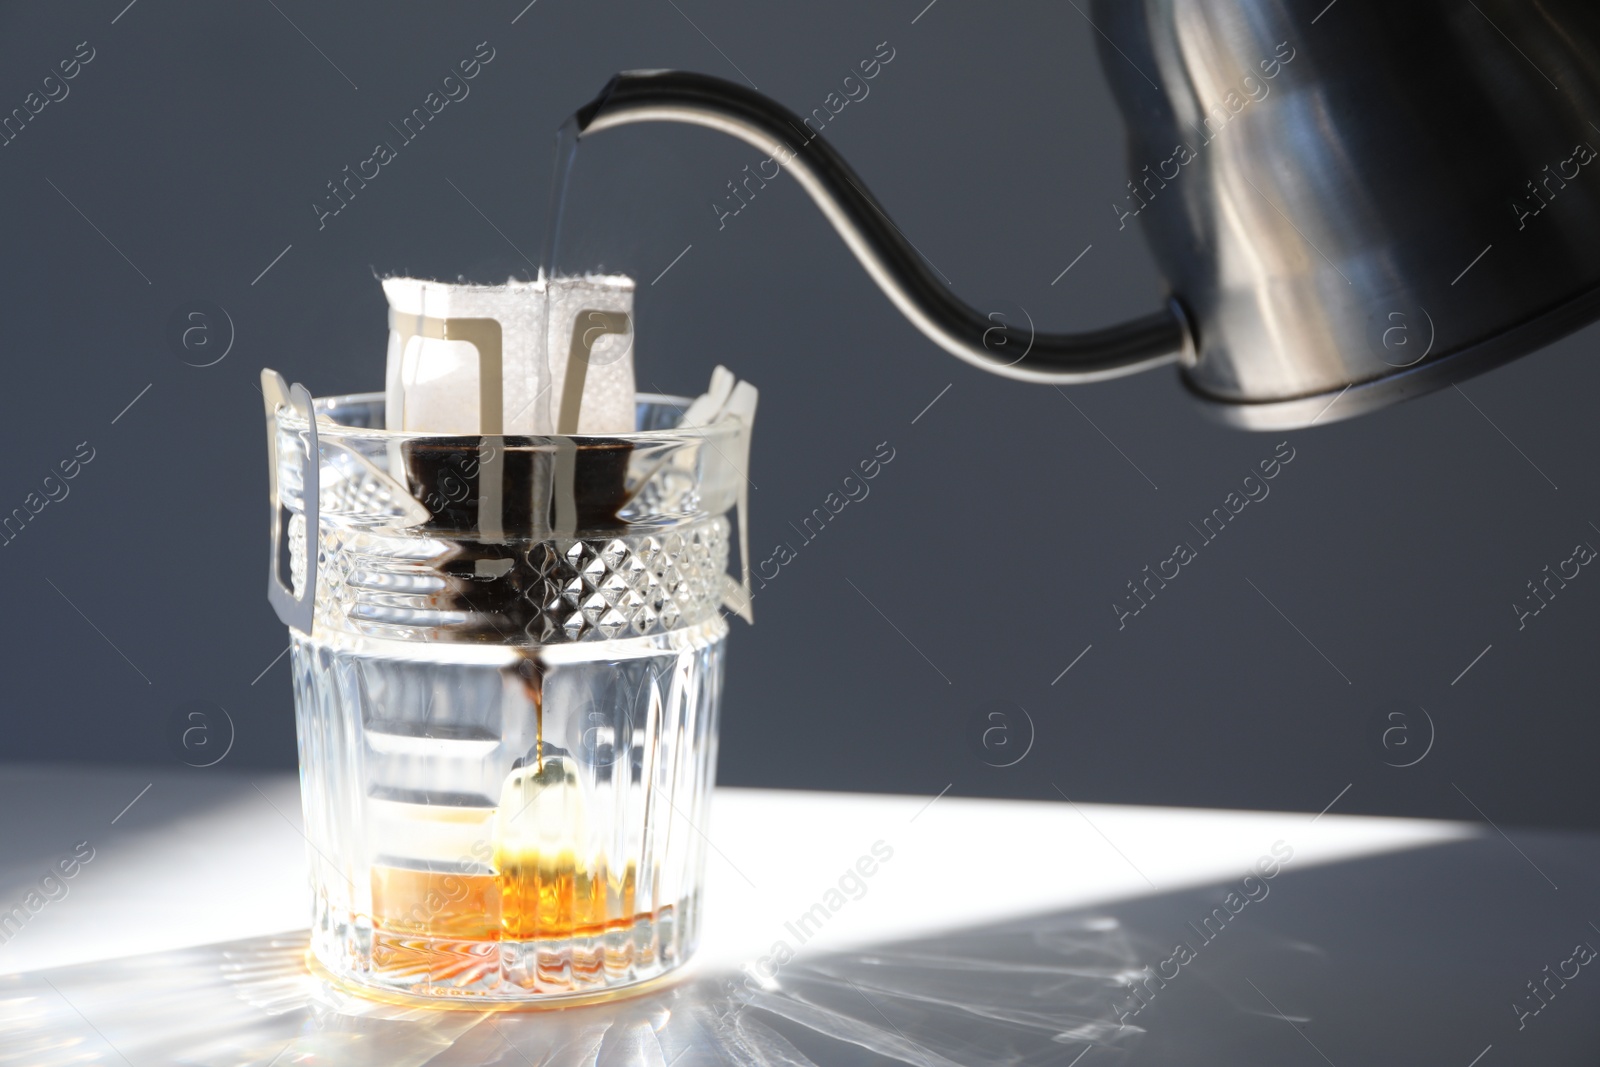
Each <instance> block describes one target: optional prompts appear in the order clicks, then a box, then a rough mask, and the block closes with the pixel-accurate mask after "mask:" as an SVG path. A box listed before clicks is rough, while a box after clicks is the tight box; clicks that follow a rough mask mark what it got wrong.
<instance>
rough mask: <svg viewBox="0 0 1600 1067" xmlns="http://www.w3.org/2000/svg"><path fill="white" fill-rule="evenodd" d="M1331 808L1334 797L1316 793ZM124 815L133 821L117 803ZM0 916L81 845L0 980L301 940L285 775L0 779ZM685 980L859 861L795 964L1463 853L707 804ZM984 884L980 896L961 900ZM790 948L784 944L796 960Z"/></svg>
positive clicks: (1219, 826) (150, 773)
mask: <svg viewBox="0 0 1600 1067" xmlns="http://www.w3.org/2000/svg"><path fill="white" fill-rule="evenodd" d="M1330 795H1331V794H1330ZM130 802H131V807H130V806H129V805H130ZM0 812H4V813H5V817H4V819H0V910H4V908H6V907H9V906H10V905H11V904H13V903H17V902H20V901H21V899H22V897H23V894H25V893H26V892H27V890H28V888H29V887H30V886H32V885H35V884H37V882H38V880H39V878H40V877H41V876H42V875H43V874H45V873H47V872H48V871H49V869H50V867H51V865H52V864H53V863H54V862H55V860H56V859H58V858H59V857H61V856H64V855H66V854H68V853H70V852H71V851H72V849H73V848H74V846H76V845H77V844H78V843H79V842H83V841H87V842H88V843H89V845H90V847H92V848H93V849H94V858H93V859H92V860H91V861H90V862H89V863H88V864H86V865H85V866H84V867H83V868H82V869H81V870H80V871H79V872H78V873H77V875H76V876H75V877H74V878H73V879H71V880H70V881H69V882H68V883H67V887H68V892H67V895H66V896H64V897H62V898H61V899H59V900H55V901H51V902H49V903H48V904H46V905H45V906H44V907H43V908H42V909H41V910H40V911H39V912H38V913H37V914H36V915H34V916H33V917H32V918H31V919H30V921H29V922H28V923H27V925H26V926H25V927H24V928H23V929H21V930H20V931H18V932H17V933H16V934H15V936H13V937H12V938H11V939H10V940H9V941H7V942H6V943H5V944H0V974H5V973H12V972H17V971H32V970H37V969H41V968H47V967H57V966H62V965H67V964H75V963H84V962H89V961H93V960H102V959H112V958H116V957H122V956H129V955H135V954H141V953H148V952H154V951H159V950H163V949H171V948H180V947H187V946H192V945H203V944H210V943H214V942H219V941H226V940H233V939H238V938H244V937H251V936H255V935H260V934H268V933H277V932H280V931H289V930H297V929H303V928H304V927H305V926H306V925H307V918H308V916H309V902H308V901H309V898H308V893H307V890H306V864H305V847H306V846H305V842H304V840H303V838H302V837H301V836H300V830H299V826H300V798H299V786H298V780H297V778H296V776H294V775H292V774H282V773H267V772H261V773H256V774H248V773H237V772H219V771H217V770H211V771H185V772H183V773H176V772H174V771H172V770H167V769H160V770H155V769H151V770H143V769H139V768H124V767H118V768H92V767H82V766H72V767H40V766H21V765H11V766H4V765H0ZM700 829H701V830H703V831H704V833H705V836H706V837H707V838H708V840H709V841H710V842H711V844H712V846H713V847H712V848H711V849H710V850H709V859H708V870H707V890H706V904H705V920H704V927H703V929H704V933H703V938H702V943H701V947H700V950H699V953H698V955H697V956H696V958H695V960H694V963H693V966H696V967H700V968H707V967H716V966H733V967H737V966H741V965H743V964H745V963H749V962H752V961H754V960H756V959H757V958H758V957H760V956H761V955H763V954H765V953H767V952H768V951H769V950H770V949H771V947H772V946H773V943H774V942H775V941H776V940H778V939H780V938H781V939H784V940H785V941H787V942H788V943H790V944H791V945H792V946H793V945H795V943H796V938H795V937H794V936H793V933H792V932H791V931H789V930H788V929H787V927H786V925H785V924H786V923H788V922H791V921H793V920H795V919H797V918H798V917H799V916H800V915H801V914H802V913H804V912H806V911H807V910H808V909H810V908H811V907H812V905H814V904H816V903H818V902H819V901H821V900H822V898H823V896H824V894H826V893H827V892H828V890H830V889H833V888H835V887H836V885H837V882H838V879H839V877H840V875H841V874H843V873H844V872H845V871H846V870H847V869H849V868H852V867H853V866H854V865H855V863H856V861H857V860H858V858H859V857H861V856H863V855H867V854H869V853H870V850H871V848H872V846H873V845H874V844H875V843H877V842H880V841H881V842H883V844H884V845H886V846H888V847H889V848H891V849H892V850H893V858H892V859H890V860H889V861H888V862H886V863H883V864H881V865H880V866H879V869H878V871H877V873H876V874H874V875H873V876H872V877H871V878H870V879H867V880H866V891H865V893H864V895H861V896H860V898H859V899H852V900H849V901H848V903H846V904H845V906H844V907H842V908H840V909H839V910H838V911H837V913H835V914H833V916H832V918H831V919H830V920H829V921H828V923H827V924H826V926H825V927H824V928H823V929H822V931H821V932H820V933H818V934H817V935H816V936H814V937H812V938H810V939H809V940H808V941H807V942H806V943H805V944H804V946H803V947H802V952H804V953H815V952H820V951H824V950H833V949H838V948H841V947H847V946H853V945H862V944H868V943H881V942H885V941H890V940H896V939H900V938H905V937H912V936H920V935H927V934H933V933H938V932H942V931H946V930H956V929H964V928H972V927H975V926H980V925H982V924H984V923H988V922H992V921H997V920H1002V919H1007V918H1013V917H1020V916H1026V915H1029V914H1034V913H1042V912H1046V911H1060V910H1062V909H1067V908H1074V907H1082V906H1089V905H1098V904H1104V903H1107V902H1112V901H1119V900H1126V899H1129V898H1137V897H1145V896H1153V895H1156V894H1160V893H1167V892H1171V891H1175V890H1182V889H1187V888H1192V887H1196V886H1203V885H1207V884H1212V883H1222V882H1237V881H1238V880H1239V879H1240V878H1242V877H1243V876H1244V875H1245V874H1247V873H1249V871H1250V868H1251V867H1252V866H1253V865H1254V864H1255V862H1256V861H1257V859H1258V858H1260V857H1261V856H1263V855H1264V854H1267V853H1269V851H1270V850H1271V848H1272V846H1273V845H1274V843H1276V842H1280V841H1281V842H1283V843H1285V844H1286V845H1287V846H1288V847H1290V848H1292V849H1293V852H1294V857H1293V859H1292V860H1291V861H1290V862H1289V863H1288V864H1287V865H1286V866H1285V870H1287V871H1301V870H1305V869H1309V868H1313V867H1316V866H1318V865H1323V864H1328V863H1332V862H1336V861H1340V860H1348V859H1351V858H1354V857H1361V856H1371V855H1375V854H1379V853H1386V852H1396V851H1401V850H1408V849H1416V848H1421V847H1424V846H1429V845H1437V844H1442V843H1446V842H1451V841H1460V840H1464V839H1467V838H1470V837H1472V836H1475V835H1476V834H1478V833H1479V831H1480V829H1481V828H1480V827H1477V826H1474V825H1472V824H1465V823H1452V822H1439V821H1429V820H1417V819H1391V818H1372V817H1364V816H1363V817H1352V816H1343V815H1339V814H1336V813H1332V812H1330V813H1328V814H1325V815H1322V816H1320V817H1316V818H1313V817H1312V816H1310V815H1306V814H1300V813H1295V814H1285V813H1271V812H1238V811H1215V810H1203V809H1174V808H1153V807H1129V806H1116V805H1102V804H1072V803H1068V802H1064V801H1061V802H1054V803H1051V802H1017V801H995V800H972V799H964V798H959V797H953V796H942V797H937V798H935V795H934V792H932V791H930V793H929V795H927V796H882V795H865V794H843V793H807V792H791V791H781V790H749V789H719V790H717V793H716V797H715V801H714V803H713V805H712V816H711V820H710V823H709V825H707V826H704V827H701V828H700ZM974 879H981V880H982V882H983V884H984V885H985V887H986V888H985V889H984V891H983V892H982V893H981V894H972V893H970V892H965V893H964V892H963V891H962V889H961V886H962V885H963V884H966V885H971V884H973V881H972V880H974ZM796 947H800V946H796Z"/></svg>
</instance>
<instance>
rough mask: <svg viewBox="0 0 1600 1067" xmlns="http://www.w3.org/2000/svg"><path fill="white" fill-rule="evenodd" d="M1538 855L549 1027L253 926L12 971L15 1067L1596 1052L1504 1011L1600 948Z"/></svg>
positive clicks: (956, 949)
mask: <svg viewBox="0 0 1600 1067" xmlns="http://www.w3.org/2000/svg"><path fill="white" fill-rule="evenodd" d="M1523 846H1524V848H1525V849H1526V855H1519V854H1518V852H1515V851H1513V850H1512V849H1511V848H1510V847H1508V846H1507V844H1506V843H1505V842H1504V841H1502V840H1501V839H1500V838H1498V837H1483V838H1478V839H1473V840H1467V841H1459V842H1454V843H1450V844H1444V845H1438V846H1434V847H1428V848H1422V849H1416V850H1412V851H1407V852H1400V853H1393V854H1389V855H1383V856H1376V857H1369V858H1364V859H1360V860H1353V861H1350V862H1345V863H1338V864H1331V865H1328V866H1323V867H1316V868H1307V869H1304V870H1301V871H1295V872H1292V873H1285V874H1284V875H1283V876H1282V877H1280V878H1278V879H1276V880H1275V881H1274V882H1273V883H1272V890H1271V892H1270V893H1269V894H1268V895H1266V896H1264V897H1262V898H1260V899H1259V900H1255V901H1252V902H1251V903H1250V904H1249V905H1248V906H1247V907H1241V908H1239V910H1237V911H1233V912H1230V911H1229V909H1228V908H1227V907H1225V906H1224V903H1223V902H1224V900H1225V895H1226V893H1227V892H1228V891H1229V889H1230V888H1232V887H1230V886H1226V885H1223V886H1213V887H1207V888H1201V889H1196V890H1190V891H1183V892H1175V893H1166V894H1160V895H1157V896H1151V897H1148V898H1142V899H1137V900H1129V901H1123V902H1118V903H1116V904H1113V905H1108V906H1106V907H1103V908H1095V909H1085V910H1076V911H1068V912H1060V913H1053V914H1048V915H1042V916H1037V917H1033V918H1029V919H1026V920H1021V921H1015V922H1008V923H1004V924H999V925H993V926H987V927H982V928H977V929H972V930H966V931H959V932H954V933H949V934H945V935H942V936H938V937H928V938H921V939H916V940H910V941H903V942H897V943H894V944H891V945H884V946H877V947H869V948H866V949H862V950H857V951H851V952H842V953H835V954H831V955H826V956H818V957H815V958H801V959H797V960H794V961H791V962H789V963H788V964H787V965H785V966H783V967H782V968H781V969H780V970H779V971H778V973H777V974H776V975H775V976H773V978H772V979H771V980H770V981H767V982H760V981H756V980H754V979H753V978H752V977H751V976H750V975H749V974H747V973H745V972H735V973H724V974H708V975H704V976H700V977H697V978H694V979H692V980H689V981H685V982H682V983H680V984H678V985H676V986H672V987H667V988H660V989H657V990H654V991H652V992H649V993H646V994H643V995H640V996H637V997H633V998H631V999H623V1000H619V1001H615V1002H611V1003H606V1004H599V1005H591V1006H585V1007H577V1008H568V1009H563V1010H553V1011H544V1012H534V1013H478V1012H465V1011H449V1012H444V1011H431V1010H426V1009H423V1010H414V1009H401V1008H396V1007H390V1006H385V1005H380V1004H376V1003H372V1002H369V1001H366V1000H364V999H361V998H358V997H354V996H351V995H349V994H346V993H344V992H341V991H339V990H336V989H333V988H330V987H328V986H326V985H324V984H323V983H321V982H319V981H318V980H317V979H315V978H314V977H313V976H312V975H311V974H309V973H308V972H307V970H306V968H305V964H304V952H305V938H304V935H291V936H283V937H271V938H255V939H250V940H245V941H237V942H230V943H226V944H219V945H211V946H206V947H202V948H196V949H188V950H183V951H176V952H170V953H163V954H158V955H152V956H144V957H136V958H130V959H124V960H117V961H112V962H106V963H97V964H91V965H83V966H77V967H66V968H60V969H57V970H53V971H42V972H34V973H31V974H20V975H11V976H7V977H4V978H0V1063H5V1064H10V1063H16V1064H27V1065H28V1067H57V1065H66V1064H84V1063H100V1062H105V1063H117V1062H125V1063H127V1064H130V1065H132V1067H155V1065H158V1064H160V1065H165V1064H186V1065H218V1067H221V1065H229V1067H235V1065H244V1064H261V1065H266V1064H279V1065H288V1064H295V1063H319V1064H321V1063H328V1064H344V1065H356V1067H363V1065H369V1064H371V1065H376V1064H382V1065H384V1067H414V1065H418V1067H419V1065H422V1064H429V1065H431V1067H450V1065H467V1064H512V1065H524V1064H526V1065H539V1067H544V1065H551V1067H554V1065H566V1064H572V1065H577V1064H585V1065H592V1067H646V1065H661V1067H667V1065H675V1067H695V1065H701V1064H729V1063H737V1064H763V1065H782V1067H808V1065H823V1067H849V1065H858V1064H859V1065H863V1067H866V1065H885V1064H894V1063H907V1064H919V1065H927V1067H957V1065H959V1067H976V1065H987V1064H995V1065H1000V1064H1004V1065H1008V1067H1031V1065H1044V1064H1060V1065H1062V1067H1099V1065H1104V1064H1111V1063H1117V1064H1122V1065H1127V1067H1132V1065H1135V1064H1145V1063H1163V1064H1165V1063H1181V1064H1185V1065H1186V1067H1187V1065H1196V1067H1197V1065H1202V1064H1212V1063H1216V1064H1223V1063H1226V1064H1230V1065H1231V1064H1238V1063H1249V1064H1269V1063H1270V1064H1280V1063H1282V1064H1295V1063H1306V1064H1322V1063H1325V1062H1326V1063H1335V1064H1343V1063H1346V1062H1359V1063H1362V1064H1372V1063H1405V1064H1416V1063H1421V1062H1438V1063H1446V1064H1458V1065H1459V1067H1466V1064H1467V1063H1468V1062H1469V1061H1470V1060H1472V1057H1473V1056H1475V1055H1479V1054H1480V1052H1481V1051H1483V1050H1485V1046H1491V1047H1499V1048H1502V1049H1504V1050H1505V1052H1504V1053H1502V1054H1504V1055H1505V1059H1499V1058H1498V1057H1497V1059H1496V1061H1493V1062H1534V1060H1532V1059H1527V1057H1529V1056H1532V1057H1535V1058H1536V1059H1537V1060H1538V1061H1539V1062H1548V1063H1556V1062H1593V1061H1594V1060H1595V1058H1596V1054H1597V1053H1600V1040H1597V1039H1596V1037H1595V1036H1594V1035H1593V1033H1592V1030H1593V1027H1592V1026H1591V1025H1590V1024H1589V1021H1590V1020H1592V1019H1593V1017H1594V1015H1595V1008H1596V1007H1597V1006H1600V977H1597V978H1595V979H1592V980H1590V981H1591V982H1592V986H1593V988H1592V989H1589V988H1584V985H1585V980H1584V979H1583V978H1581V977H1580V978H1578V979H1575V980H1574V981H1573V982H1572V983H1571V985H1572V988H1570V989H1564V990H1563V992H1562V993H1561V994H1560V996H1552V997H1551V998H1550V1000H1549V1001H1548V1003H1545V1006H1544V1008H1543V1009H1542V1010H1541V1011H1540V1012H1539V1013H1538V1014H1536V1015H1534V1016H1530V1017H1528V1018H1525V1019H1523V1020H1522V1021H1523V1023H1524V1026H1523V1027H1522V1028H1521V1029H1519V1028H1518V1027H1517V1022H1518V1020H1517V1018H1516V1017H1515V1016H1514V1013H1513V1012H1512V1011H1508V1010H1507V1006H1508V1005H1509V1004H1511V1003H1512V1002H1513V1000H1514V999H1515V998H1516V997H1517V996H1518V995H1519V993H1523V992H1524V990H1523V983H1524V980H1525V979H1531V978H1536V977H1539V968H1540V966H1541V965H1542V964H1543V963H1544V962H1550V963H1556V962H1558V961H1560V960H1561V959H1563V958H1564V957H1566V956H1567V955H1569V954H1570V951H1571V945H1572V944H1573V942H1575V941H1582V940H1584V939H1585V936H1584V931H1585V930H1588V931H1589V939H1590V940H1592V941H1594V942H1595V943H1596V944H1600V933H1597V932H1596V931H1595V930H1592V929H1590V928H1589V927H1588V926H1587V925H1586V920H1585V919H1584V918H1583V907H1585V906H1587V905H1588V903H1589V902H1590V901H1593V900H1594V891H1595V890H1596V889H1597V888H1600V845H1597V843H1596V840H1595V839H1594V838H1591V837H1580V836H1576V835H1557V834H1545V835H1531V834H1530V835H1526V836H1525V837H1524V838H1523ZM1525 859H1526V861H1527V862H1526V863H1524V860H1525ZM1535 860H1537V866H1536V867H1535V866H1534V861H1535ZM1530 868H1533V869H1530ZM1535 871H1538V872H1540V873H1535ZM1541 879H1543V880H1541ZM1546 882H1549V883H1550V884H1546ZM1556 882H1560V883H1561V891H1560V892H1559V893H1558V892H1556V891H1555V890H1554V889H1553V888H1552V887H1553V885H1554V884H1555V883H1556ZM1557 898H1560V899H1559V903H1560V904H1561V905H1562V906H1561V907H1558V906H1557V904H1558V899H1557ZM1568 907H1570V908H1571V910H1570V912H1568V911H1566V910H1564V909H1565V908H1568ZM1224 915H1225V916H1227V917H1226V918H1222V917H1219V916H1224ZM1180 943H1181V944H1183V945H1186V946H1187V948H1188V950H1189V951H1188V952H1187V953H1186V954H1185V953H1180V952H1177V951H1176V948H1177V945H1178V944H1180ZM1179 957H1183V959H1182V961H1181V962H1175V961H1177V960H1178V959H1179ZM1585 1055H1586V1056H1587V1059H1580V1058H1579V1057H1581V1056H1585ZM1493 1062H1491V1061H1488V1060H1486V1061H1484V1064H1483V1067H1493Z"/></svg>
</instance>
